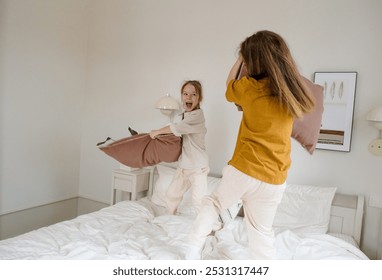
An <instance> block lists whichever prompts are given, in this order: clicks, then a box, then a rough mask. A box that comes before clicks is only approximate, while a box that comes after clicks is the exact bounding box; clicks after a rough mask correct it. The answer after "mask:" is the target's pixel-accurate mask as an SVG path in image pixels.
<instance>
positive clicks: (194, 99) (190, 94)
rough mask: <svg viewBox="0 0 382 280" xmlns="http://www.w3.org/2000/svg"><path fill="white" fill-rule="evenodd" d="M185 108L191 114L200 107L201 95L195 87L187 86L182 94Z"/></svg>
mask: <svg viewBox="0 0 382 280" xmlns="http://www.w3.org/2000/svg"><path fill="white" fill-rule="evenodd" d="M182 103H183V108H184V110H185V111H186V112H191V111H193V110H195V109H196V108H198V106H199V93H197V92H196V90H195V87H194V86H193V85H191V84H187V85H186V86H185V87H184V88H183V92H182Z"/></svg>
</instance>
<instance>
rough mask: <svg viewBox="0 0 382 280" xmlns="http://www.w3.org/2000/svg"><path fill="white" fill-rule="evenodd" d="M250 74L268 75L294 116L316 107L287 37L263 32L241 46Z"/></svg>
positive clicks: (280, 98) (277, 93) (282, 102)
mask: <svg viewBox="0 0 382 280" xmlns="http://www.w3.org/2000/svg"><path fill="white" fill-rule="evenodd" d="M240 54H241V56H242V57H243V60H244V63H245V64H246V67H247V72H248V75H249V76H252V77H254V76H256V75H266V76H267V77H268V78H269V80H270V86H271V92H272V94H274V95H275V96H277V97H278V98H279V100H280V103H281V104H284V105H286V106H287V108H288V110H289V111H290V113H291V114H292V116H294V117H298V118H299V117H301V116H302V115H303V113H307V112H309V111H310V110H311V109H312V108H313V106H314V99H313V97H312V94H311V92H310V91H309V89H308V88H307V87H306V86H305V84H304V82H303V80H302V77H301V75H300V74H299V71H298V70H297V66H296V63H295V61H294V59H293V57H292V55H291V53H290V50H289V48H288V46H287V44H286V42H285V41H284V39H283V38H282V37H281V36H280V35H278V34H276V33H274V32H272V31H267V30H264V31H259V32H257V33H255V34H253V35H252V36H250V37H248V38H246V40H244V41H243V42H242V43H241V45H240Z"/></svg>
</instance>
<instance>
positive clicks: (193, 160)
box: [150, 81, 209, 214]
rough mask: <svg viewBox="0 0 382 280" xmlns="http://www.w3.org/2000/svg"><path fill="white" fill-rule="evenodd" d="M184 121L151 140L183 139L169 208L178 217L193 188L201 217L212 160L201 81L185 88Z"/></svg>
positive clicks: (169, 127)
mask: <svg viewBox="0 0 382 280" xmlns="http://www.w3.org/2000/svg"><path fill="white" fill-rule="evenodd" d="M181 96H182V103H183V109H184V113H183V119H182V120H181V121H180V122H179V123H177V124H172V123H171V124H169V125H167V126H165V127H163V128H161V129H158V130H152V131H151V132H150V136H151V138H155V137H156V136H157V135H159V134H167V133H173V134H175V135H177V136H182V154H181V156H180V157H179V161H178V168H177V170H176V172H175V175H174V178H173V180H172V183H171V184H170V186H169V188H168V190H167V193H166V197H167V201H166V202H167V208H168V210H169V212H170V213H171V214H175V213H176V211H177V208H178V206H179V204H180V202H181V201H182V198H183V194H184V193H185V192H186V191H187V190H188V189H189V188H191V197H192V203H193V207H194V213H195V214H196V213H198V212H199V209H200V206H201V201H202V198H203V196H204V195H205V194H206V191H207V175H208V172H209V166H208V156H207V153H206V147H205V135H206V133H207V129H206V126H205V119H204V114H203V110H202V109H200V103H201V102H202V100H203V94H202V85H201V84H200V82H199V81H186V82H185V83H184V84H183V86H182V88H181Z"/></svg>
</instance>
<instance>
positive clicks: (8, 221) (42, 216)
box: [0, 197, 108, 240]
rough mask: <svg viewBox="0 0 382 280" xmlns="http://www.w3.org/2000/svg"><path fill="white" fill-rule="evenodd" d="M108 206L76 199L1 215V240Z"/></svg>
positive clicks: (84, 199)
mask: <svg viewBox="0 0 382 280" xmlns="http://www.w3.org/2000/svg"><path fill="white" fill-rule="evenodd" d="M106 206H108V204H106V203H103V202H98V201H94V200H91V199H87V198H83V197H74V198H70V199H65V200H62V201H57V202H53V203H49V204H45V205H41V206H36V207H31V208H29V209H24V210H20V211H15V212H12V213H7V214H3V215H0V240H1V239H6V238H10V237H13V236H16V235H20V234H23V233H26V232H28V231H32V230H35V229H38V228H41V227H45V226H49V225H52V224H55V223H58V222H61V221H65V220H70V219H73V218H75V217H77V216H78V215H82V214H87V213H90V212H93V211H97V210H99V209H101V208H104V207H106Z"/></svg>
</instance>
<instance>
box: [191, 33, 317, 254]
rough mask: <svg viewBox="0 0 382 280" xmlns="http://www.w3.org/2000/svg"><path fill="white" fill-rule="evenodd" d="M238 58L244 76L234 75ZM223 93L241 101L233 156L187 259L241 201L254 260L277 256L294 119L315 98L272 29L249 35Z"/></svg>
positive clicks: (205, 207) (199, 222)
mask: <svg viewBox="0 0 382 280" xmlns="http://www.w3.org/2000/svg"><path fill="white" fill-rule="evenodd" d="M242 63H245V65H246V67H247V72H248V75H247V76H246V77H243V78H241V79H240V80H235V77H236V75H237V73H238V71H239V69H240V66H241V64H242ZM226 98H227V100H228V101H229V102H233V103H235V104H236V105H238V106H240V107H241V108H242V111H243V116H242V121H241V125H240V128H239V133H238V136H237V142H236V147H235V150H234V153H233V156H232V159H231V160H230V161H229V162H228V165H227V166H226V167H225V168H224V169H223V177H222V180H221V183H220V185H219V186H218V187H217V188H216V190H215V191H214V192H213V193H212V194H211V195H210V196H207V197H206V198H205V199H204V200H203V206H202V208H201V210H200V213H199V215H198V216H197V218H196V220H195V221H194V224H193V227H192V230H191V232H190V236H189V238H190V244H191V246H189V250H188V252H187V254H186V259H199V258H200V257H201V250H202V246H203V244H204V241H205V238H206V236H207V235H208V234H209V233H210V232H211V228H212V225H213V224H214V223H215V222H216V219H217V217H218V214H219V212H220V211H221V210H222V209H225V208H228V207H229V206H231V205H232V204H234V203H236V202H237V201H238V200H239V199H241V200H242V201H243V208H244V214H245V222H246V226H247V232H248V241H249V247H250V250H251V254H252V257H253V258H254V259H275V257H276V250H275V247H274V233H273V230H272V224H273V219H274V216H275V213H276V209H277V206H278V204H279V203H280V201H281V198H282V195H283V192H284V189H285V181H286V178H287V172H288V169H289V167H290V165H291V160H290V152H291V144H290V139H291V132H292V125H293V119H294V118H296V117H297V118H298V117H301V116H302V114H303V113H306V112H308V111H310V110H311V109H312V108H313V106H314V101H313V99H312V96H311V94H310V92H308V89H307V88H306V87H305V85H304V82H303V81H302V80H301V76H300V74H299V72H298V70H297V67H296V64H295V62H294V60H293V58H292V56H291V53H290V51H289V49H288V46H287V44H286V43H285V41H284V40H283V39H282V38H281V37H280V36H279V35H278V34H275V33H273V32H270V31H260V32H257V33H255V34H254V35H252V36H250V37H248V38H247V39H246V40H245V41H244V42H242V43H241V46H240V56H239V58H238V59H237V61H236V63H235V64H234V65H233V67H232V69H231V71H230V73H229V75H228V78H227V90H226Z"/></svg>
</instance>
